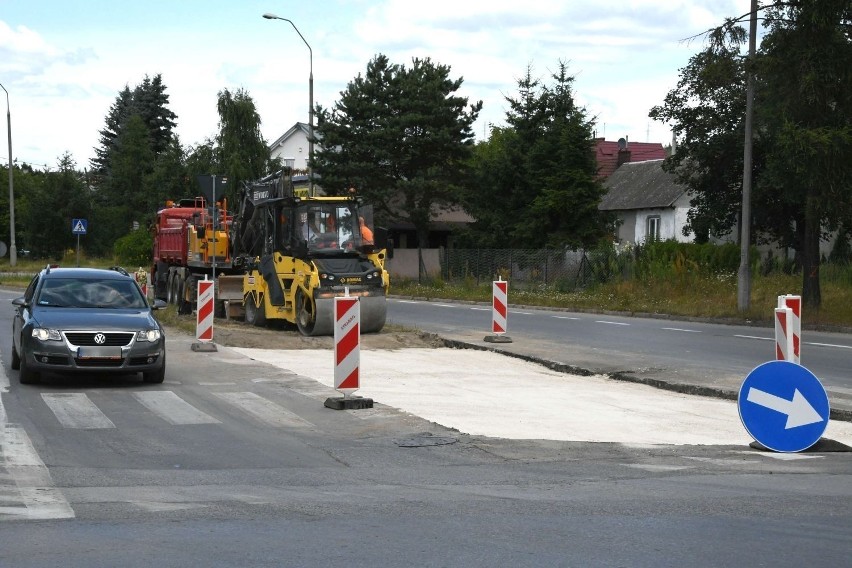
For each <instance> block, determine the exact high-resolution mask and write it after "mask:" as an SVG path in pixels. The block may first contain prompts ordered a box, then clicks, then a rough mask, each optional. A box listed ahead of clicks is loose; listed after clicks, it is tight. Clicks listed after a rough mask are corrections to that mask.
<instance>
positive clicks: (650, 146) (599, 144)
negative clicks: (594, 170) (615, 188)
mask: <svg viewBox="0 0 852 568" xmlns="http://www.w3.org/2000/svg"><path fill="white" fill-rule="evenodd" d="M626 150H627V151H629V152H630V155H629V156H628V157H627V159H626V160H625V161H627V162H644V161H646V160H662V159H665V157H666V150H665V148H663V145H662V144H660V143H659V142H628V143H627V148H626ZM595 159H596V160H597V163H598V176H599V177H600V178H601V179H606V178H608V177H609V176H610V175H611V174H612V172H614V171H615V170H616V168H618V142H611V141H608V140H604V139H603V138H598V139H596V140H595Z"/></svg>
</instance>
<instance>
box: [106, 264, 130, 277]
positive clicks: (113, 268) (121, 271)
mask: <svg viewBox="0 0 852 568" xmlns="http://www.w3.org/2000/svg"><path fill="white" fill-rule="evenodd" d="M109 269H110V270H114V271H115V272H118V273H119V274H123V275H125V276H130V273H129V272H127V271H126V270H125V269H123V268H122V267H120V266H110V267H109Z"/></svg>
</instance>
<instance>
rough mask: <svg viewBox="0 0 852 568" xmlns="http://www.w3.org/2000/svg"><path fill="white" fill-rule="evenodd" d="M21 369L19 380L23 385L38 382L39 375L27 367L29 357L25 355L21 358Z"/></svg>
mask: <svg viewBox="0 0 852 568" xmlns="http://www.w3.org/2000/svg"><path fill="white" fill-rule="evenodd" d="M20 359H21V361H20V369H19V371H18V379H19V380H20V381H21V384H22V385H31V384H34V383H37V382H38V379H39V374H38V372H36V371H33V370H32V369H30V368H29V366H28V365H27V356H26V355H24V356H23V357H21V358H20Z"/></svg>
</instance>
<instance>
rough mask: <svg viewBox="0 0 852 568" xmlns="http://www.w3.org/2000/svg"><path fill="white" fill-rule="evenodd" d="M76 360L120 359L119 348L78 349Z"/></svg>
mask: <svg viewBox="0 0 852 568" xmlns="http://www.w3.org/2000/svg"><path fill="white" fill-rule="evenodd" d="M77 359H121V347H78V348H77Z"/></svg>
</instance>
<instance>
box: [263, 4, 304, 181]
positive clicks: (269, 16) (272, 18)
mask: <svg viewBox="0 0 852 568" xmlns="http://www.w3.org/2000/svg"><path fill="white" fill-rule="evenodd" d="M263 17H264V18H266V19H267V20H284V21H285V22H290V25H291V26H293V29H294V30H296V33H297V34H299V37H300V38H302V41H303V42H305V45H306V46H308V55H309V56H310V62H311V75H310V78H309V79H308V98H309V102H308V105H309V106H308V174H309V176H310V178H309V181H310V188H311V189H310V191H311V195H313V194H314V51H313V50H312V49H311V45H310V44H309V43H308V40H306V39H305V36H303V35H302V32H300V31H299V28H297V27H296V24H294V23H293V22H292V21H290V20H288V19H287V18H282V17H281V16H276V15H275V14H270V13H268V12H267V13H266V14H264V15H263Z"/></svg>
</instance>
